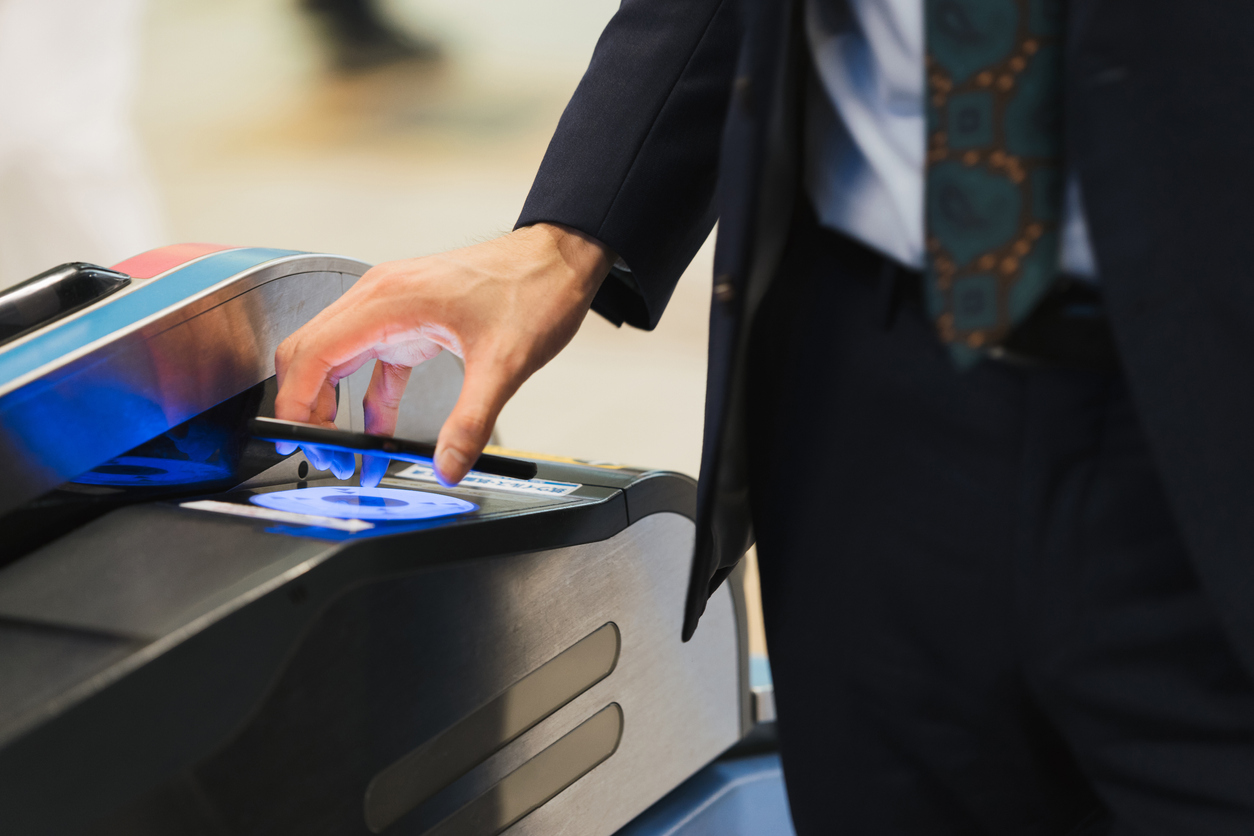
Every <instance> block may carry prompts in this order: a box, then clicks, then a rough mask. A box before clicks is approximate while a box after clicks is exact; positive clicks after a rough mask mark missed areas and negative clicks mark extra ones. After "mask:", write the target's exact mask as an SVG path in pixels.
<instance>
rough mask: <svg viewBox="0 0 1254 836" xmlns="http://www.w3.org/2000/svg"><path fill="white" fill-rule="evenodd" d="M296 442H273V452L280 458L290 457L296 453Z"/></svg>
mask: <svg viewBox="0 0 1254 836" xmlns="http://www.w3.org/2000/svg"><path fill="white" fill-rule="evenodd" d="M297 446H299V445H297V444H296V442H294V441H276V442H274V452H276V453H278V454H279V455H280V456H290V455H292V454H293V453H295V452H296V448H297Z"/></svg>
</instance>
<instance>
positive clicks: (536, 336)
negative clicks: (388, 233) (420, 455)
mask: <svg viewBox="0 0 1254 836" xmlns="http://www.w3.org/2000/svg"><path fill="white" fill-rule="evenodd" d="M615 258H616V256H615V255H614V254H613V253H612V252H610V251H609V250H607V249H606V248H605V247H604V246H603V245H602V244H601V243H600V242H599V241H597V240H596V239H594V238H591V237H589V236H587V235H584V234H583V233H581V232H578V231H577V230H573V229H569V228H566V227H561V226H556V225H553V224H536V225H535V226H530V227H524V228H522V229H518V230H515V231H514V232H511V233H510V234H508V235H505V236H503V237H501V238H497V239H496V240H493V241H487V242H485V243H482V244H476V245H474V246H471V247H466V248H465V249H461V250H453V251H452V252H447V253H441V254H440V255H433V256H427V257H425V258H413V259H407V260H404V261H392V262H388V263H386V264H380V265H379V266H377V267H375V268H373V269H371V270H369V271H368V272H367V273H366V274H365V275H364V276H362V277H361V278H360V279H359V280H358V281H357V284H355V285H354V286H353V288H352V289H351V290H349V291H348V292H347V293H345V294H344V295H343V296H342V297H341V298H340V299H339V300H337V301H336V302H335V303H334V304H332V305H330V306H328V307H327V308H326V309H325V310H323V311H322V312H321V313H320V314H318V315H317V316H316V317H314V318H313V319H312V320H311V321H310V322H309V323H308V324H307V325H305V327H303V328H301V329H300V330H299V331H297V332H296V333H295V334H292V336H290V337H288V338H287V339H286V340H284V341H283V344H282V345H280V346H279V350H278V352H277V353H276V355H275V368H276V370H277V371H278V377H279V394H278V398H277V400H276V401H275V417H277V418H281V419H284V420H289V421H305V422H308V423H312V424H318V425H321V426H326V427H332V426H334V420H335V410H336V405H335V385H336V384H337V383H338V382H339V381H340V379H341V378H343V377H345V376H347V375H350V374H352V373H353V372H355V371H356V370H357V369H359V368H360V367H361V366H362V365H364V364H365V363H366V362H368V361H370V360H377V361H378V362H377V363H376V364H375V367H374V374H373V376H372V377H371V379H370V387H369V389H368V390H367V392H366V398H365V414H366V432H370V433H379V434H384V435H391V434H392V433H393V432H394V431H395V430H396V419H397V410H398V408H399V406H400V402H401V395H402V394H404V391H405V384H406V382H408V380H409V374H410V370H411V369H412V368H413V367H414V366H416V365H418V364H419V363H422V362H424V361H426V360H430V359H431V358H432V357H434V356H435V355H437V354H439V353H440V351H441V350H447V351H451V352H453V353H454V354H456V355H458V356H459V357H461V358H462V359H463V360H464V361H465V364H466V377H465V380H464V381H463V383H462V391H461V396H460V397H459V398H458V399H457V404H456V406H454V407H453V412H452V414H450V415H449V417H448V419H447V420H446V421H445V422H444V427H443V428H442V429H441V430H440V437H439V440H438V441H437V442H436V454H435V466H436V471H437V473H438V475H439V476H440V478H441V479H442V480H443V481H444V482H446V483H447V484H455V483H457V482H459V481H461V479H462V477H464V476H465V475H466V472H467V471H468V470H469V469H470V466H471V465H472V464H473V463H474V461H475V459H476V458H478V456H479V454H480V453H481V452H482V451H483V448H484V446H485V445H486V444H487V443H488V436H489V435H491V433H492V427H493V425H495V423H496V419H497V416H498V415H499V414H500V412H501V408H502V407H504V406H505V402H506V401H508V400H509V399H510V397H512V396H513V394H514V393H515V392H516V391H518V387H519V386H521V385H522V383H523V381H525V380H526V379H527V378H528V377H530V376H531V375H532V374H534V373H535V372H536V371H537V370H538V369H540V368H541V367H542V366H543V365H544V364H545V363H547V362H549V360H551V359H553V357H554V356H555V355H556V354H557V353H558V352H559V351H561V350H562V348H564V347H565V346H566V344H567V343H568V342H570V340H571V338H572V337H574V335H575V332H576V331H578V330H579V325H580V324H581V323H582V322H583V319H584V316H585V315H586V314H587V312H588V308H589V306H590V305H591V304H592V297H593V296H594V295H595V294H596V291H597V288H598V287H600V285H601V282H602V280H604V278H605V276H606V274H607V273H608V272H609V268H610V265H611V264H612V263H613V261H614V259H615ZM293 449H294V448H293ZM306 452H307V454H308V455H309V458H310V463H311V464H312V465H313V466H314V467H315V468H318V469H320V470H325V469H327V468H328V467H330V468H331V469H332V470H333V471H334V472H335V475H336V476H337V477H339V478H341V479H346V478H348V477H349V476H351V475H352V472H353V460H352V456H351V455H349V454H346V453H329V452H328V451H322V450H317V449H312V450H307V451H306ZM386 468H387V460H386V459H368V460H367V461H366V462H365V463H363V466H362V471H363V472H362V484H363V485H370V486H373V485H377V484H378V483H379V479H381V478H382V476H383V472H384V470H386Z"/></svg>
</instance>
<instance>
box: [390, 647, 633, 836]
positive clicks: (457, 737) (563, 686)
mask: <svg viewBox="0 0 1254 836" xmlns="http://www.w3.org/2000/svg"><path fill="white" fill-rule="evenodd" d="M620 645H621V636H620V635H619V632H618V627H617V626H616V625H615V624H614V623H613V622H610V623H609V624H605V625H604V626H602V627H599V628H597V629H596V630H594V631H593V632H592V634H591V635H589V636H586V637H584V638H582V639H580V640H579V641H578V642H576V643H575V644H574V645H572V646H571V647H568V648H566V649H565V650H563V651H562V652H561V653H559V654H558V655H557V656H555V657H554V658H552V659H550V660H549V661H548V662H545V663H544V664H543V665H541V666H540V667H539V668H537V669H536V670H534V671H532V672H531V673H529V674H527V675H526V676H524V677H523V678H522V679H520V680H519V681H518V682H516V683H514V684H513V685H511V686H510V687H509V688H507V689H505V691H504V692H503V693H502V694H501V695H500V696H498V697H496V698H494V699H493V700H491V701H490V702H488V703H487V704H486V705H483V706H481V707H480V708H477V709H475V710H474V711H473V712H471V713H470V714H469V715H467V716H466V717H464V718H462V719H461V720H458V721H457V722H456V723H454V724H453V725H452V726H450V727H449V728H448V729H446V730H445V731H443V732H441V733H440V734H438V735H437V736H436V737H434V738H432V739H431V740H428V741H426V742H425V743H423V744H422V745H421V746H419V747H418V748H416V749H414V750H413V751H412V752H410V753H408V754H407V755H405V756H404V757H403V758H401V759H400V760H398V761H396V762H395V763H393V764H390V765H389V766H388V767H387V768H386V769H383V770H382V771H380V772H379V774H378V775H376V776H375V777H374V778H373V779H372V780H371V781H370V785H369V786H367V787H366V798H365V809H366V825H367V826H368V827H369V828H370V830H371V831H372V832H374V833H381V832H382V831H383V830H384V829H385V828H387V827H388V826H389V825H391V824H392V823H393V822H395V821H396V820H397V819H399V818H400V817H401V816H403V815H405V814H406V813H408V812H409V811H410V810H412V809H414V808H415V807H417V806H418V805H419V804H421V803H423V802H424V801H427V800H428V799H430V798H431V797H432V796H434V795H435V794H436V793H437V792H439V791H440V790H442V789H444V788H445V787H447V786H448V785H449V784H451V783H453V781H455V780H457V779H458V778H460V777H462V776H463V775H465V774H466V773H467V772H469V771H470V770H471V769H473V768H474V767H476V766H478V765H479V764H480V763H482V762H483V761H485V760H487V759H488V758H489V757H490V756H492V755H493V754H494V753H496V752H497V751H499V750H500V749H502V748H504V747H505V746H507V745H509V744H510V743H512V742H513V741H514V740H515V739H516V738H517V737H518V736H519V735H521V734H522V733H523V732H525V731H527V730H528V729H530V728H532V727H533V726H535V724H536V723H539V722H540V721H541V720H543V719H544V718H545V717H548V716H549V715H551V714H553V712H555V711H557V710H558V709H560V708H561V707H562V706H564V705H565V704H566V703H568V702H570V701H571V700H572V699H574V698H575V697H577V696H579V695H580V694H582V693H583V692H584V691H586V690H588V689H589V688H591V687H592V686H593V685H595V684H596V683H598V682H600V681H601V680H602V679H604V678H605V677H607V676H609V675H610V673H611V672H612V671H613V670H614V666H615V664H617V662H618V652H619V648H620ZM620 725H621V724H620ZM614 737H615V741H614V745H617V742H618V741H617V738H618V733H617V732H615V735H614ZM605 754H606V756H608V755H609V752H608V751H607V752H606V753H605ZM600 760H601V758H598V759H597V761H596V762H598V763H599V762H600ZM589 768H591V766H589ZM580 774H582V773H580ZM575 777H578V776H575ZM571 780H572V781H573V780H574V778H572V779H571ZM562 786H564V784H563V785H562ZM543 800H546V801H547V800H548V799H547V797H546V798H545V799H543ZM508 823H509V824H512V823H513V821H512V820H510V821H509V822H508Z"/></svg>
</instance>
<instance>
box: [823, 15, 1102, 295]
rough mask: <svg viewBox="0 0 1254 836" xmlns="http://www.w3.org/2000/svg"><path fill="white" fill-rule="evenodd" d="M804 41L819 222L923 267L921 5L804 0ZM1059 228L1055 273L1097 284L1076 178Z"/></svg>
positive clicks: (1070, 183) (1068, 191) (924, 135)
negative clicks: (811, 77) (810, 62)
mask: <svg viewBox="0 0 1254 836" xmlns="http://www.w3.org/2000/svg"><path fill="white" fill-rule="evenodd" d="M806 36H807V39H808V41H809V44H810V50H811V54H812V55H813V58H814V65H815V71H816V74H817V76H818V79H819V82H820V84H819V85H818V88H817V89H811V91H810V94H809V96H808V102H807V108H808V114H807V115H808V116H809V118H808V119H807V120H806V124H807V131H806V134H807V135H806V154H805V157H806V159H805V180H806V188H807V190H808V191H809V193H810V197H811V199H812V200H813V202H814V206H815V210H816V211H817V213H818V216H819V221H820V222H821V223H822V224H823V225H824V226H826V227H829V228H831V229H835V230H838V231H840V232H843V233H845V234H846V235H849V236H851V237H853V238H856V239H857V240H859V241H861V242H862V243H864V244H866V245H867V246H869V247H871V248H873V249H875V250H878V251H880V252H882V253H884V254H885V255H887V256H889V257H891V258H893V259H895V260H897V261H899V262H901V263H902V264H904V265H906V266H908V267H913V268H915V269H920V270H921V269H922V268H923V266H924V247H923V238H924V236H923V186H924V179H925V154H924V151H925V148H926V144H927V124H926V118H925V115H924V114H925V111H924V97H925V95H926V86H925V71H924V61H923V54H924V49H923V0H806ZM1060 232H1061V235H1060V250H1061V251H1060V254H1059V256H1060V269H1061V270H1062V271H1063V272H1066V273H1069V274H1071V275H1075V276H1081V277H1087V278H1096V276H1097V265H1096V263H1095V262H1094V258H1093V250H1092V246H1091V245H1090V243H1089V237H1088V227H1087V225H1086V222H1085V219H1084V209H1083V206H1082V204H1081V201H1080V184H1079V181H1078V180H1077V178H1076V177H1075V176H1074V175H1070V176H1068V177H1067V184H1066V192H1065V195H1064V206H1063V220H1062V225H1061V229H1060Z"/></svg>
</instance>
